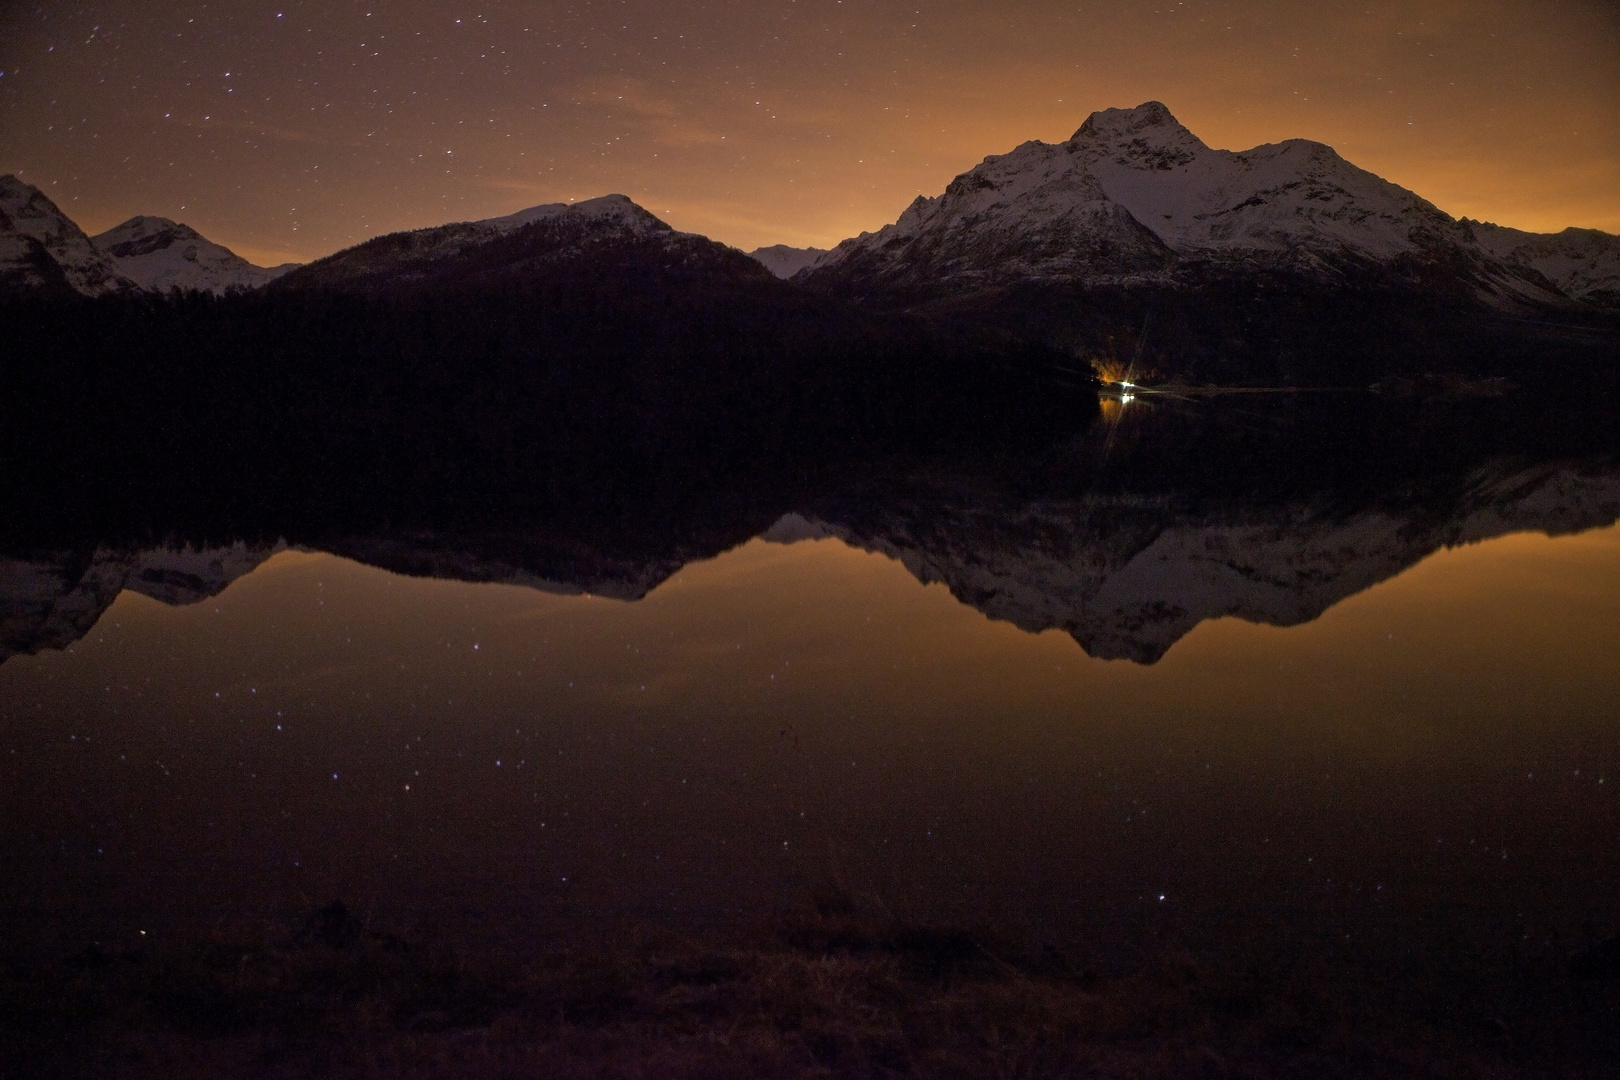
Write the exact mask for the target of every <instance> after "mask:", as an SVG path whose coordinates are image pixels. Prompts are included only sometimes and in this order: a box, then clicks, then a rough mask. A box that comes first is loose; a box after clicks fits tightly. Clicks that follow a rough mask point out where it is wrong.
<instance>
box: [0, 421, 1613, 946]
mask: <svg viewBox="0 0 1620 1080" xmlns="http://www.w3.org/2000/svg"><path fill="white" fill-rule="evenodd" d="M1330 407H1337V406H1330ZM1358 407H1359V406H1358ZM1480 407H1481V408H1485V409H1486V410H1487V411H1486V412H1485V413H1483V414H1481V413H1478V412H1474V411H1471V410H1474V409H1475V408H1476V406H1475V405H1474V404H1470V405H1468V406H1467V407H1466V408H1464V409H1462V411H1461V412H1452V411H1449V410H1450V409H1451V407H1450V406H1448V405H1445V404H1444V403H1441V404H1435V403H1402V404H1397V405H1396V406H1394V407H1392V408H1393V410H1394V411H1393V412H1392V413H1388V414H1385V413H1380V414H1378V417H1375V418H1374V422H1375V423H1376V424H1382V425H1384V426H1383V427H1381V428H1378V430H1377V431H1376V432H1374V434H1372V435H1366V434H1365V433H1363V435H1362V436H1357V435H1355V434H1354V433H1352V434H1349V435H1346V434H1343V429H1342V428H1333V427H1321V426H1318V425H1316V424H1315V423H1314V422H1313V421H1312V420H1311V418H1310V417H1311V416H1312V415H1314V414H1311V413H1308V412H1302V411H1298V410H1300V409H1301V408H1302V407H1301V406H1299V405H1298V404H1297V403H1294V404H1290V403H1280V404H1278V405H1276V406H1275V407H1274V406H1270V405H1265V404H1255V403H1252V402H1245V403H1243V404H1242V407H1241V408H1240V409H1232V410H1228V411H1227V412H1224V413H1221V414H1220V419H1219V422H1218V423H1215V422H1212V421H1210V420H1209V418H1208V417H1209V413H1207V412H1203V411H1197V410H1194V411H1192V412H1187V413H1177V412H1174V411H1173V410H1172V411H1170V412H1161V414H1160V418H1159V419H1158V420H1156V421H1152V423H1153V424H1155V425H1157V426H1153V427H1149V428H1144V429H1142V430H1138V431H1131V430H1126V428H1127V426H1128V423H1129V422H1128V421H1126V422H1124V423H1122V424H1121V428H1120V430H1118V431H1112V432H1108V431H1104V430H1102V429H1101V428H1099V429H1098V430H1095V431H1092V432H1089V433H1086V434H1084V435H1083V436H1080V437H1078V438H1077V439H1076V440H1075V441H1074V442H1073V443H1072V444H1070V445H1068V446H1066V447H1062V448H1058V449H1056V450H1044V451H1041V452H1040V453H1039V454H1035V453H1033V452H1030V453H1025V452H1024V451H1019V452H1016V453H1014V452H1000V451H998V452H996V453H987V454H984V455H979V456H966V457H964V458H963V459H962V460H960V461H958V462H956V463H955V464H954V465H953V466H952V467H951V468H950V469H942V468H941V466H940V463H939V462H937V461H933V462H919V461H915V460H913V461H894V460H889V461H884V462H874V463H872V465H871V466H870V467H869V468H867V469H864V470H852V471H851V472H848V473H844V474H840V475H837V476H832V477H827V476H809V477H808V478H806V476H807V474H798V476H799V478H798V479H797V480H796V481H794V482H793V483H788V482H785V481H782V480H781V478H780V476H778V477H777V479H776V480H775V481H773V482H772V483H770V484H762V485H761V486H759V487H757V488H746V487H745V488H741V489H736V490H726V491H709V492H704V491H702V490H699V489H692V490H691V491H689V492H688V493H687V501H685V502H680V503H667V502H666V503H656V504H652V505H650V506H649V505H648V504H638V503H635V502H634V501H631V502H627V503H624V504H622V505H620V506H619V507H618V508H617V509H615V510H613V511H612V513H611V514H609V513H608V512H606V511H603V512H601V513H600V514H598V515H597V516H594V517H593V516H592V514H591V512H590V511H589V510H588V509H587V508H581V509H579V513H578V514H577V515H576V516H574V517H571V518H569V519H567V520H559V519H558V518H557V517H556V516H549V517H548V516H546V515H544V514H539V515H537V516H535V517H533V518H531V519H528V520H520V519H518V518H516V517H514V516H512V515H507V516H503V517H501V518H499V519H498V520H495V521H493V523H491V522H489V521H486V520H484V519H481V518H479V517H478V516H476V515H473V514H469V513H460V514H459V515H458V516H452V517H449V518H441V519H439V520H420V521H413V520H408V519H403V518H402V519H400V520H398V521H393V522H389V523H386V524H375V523H372V524H366V523H364V522H359V523H357V522H355V521H344V520H332V519H327V520H324V521H322V522H320V523H319V524H318V525H305V524H302V523H301V522H300V521H298V520H287V521H285V522H283V523H281V526H280V528H279V529H274V528H272V527H267V526H266V524H265V523H264V522H255V523H253V526H252V527H251V528H245V529H243V530H242V533H241V535H242V536H245V537H246V539H239V538H234V537H229V536H228V535H224V536H222V535H221V532H220V531H215V530H213V529H212V527H210V528H202V527H197V526H195V525H194V524H191V523H187V522H184V521H182V522H179V523H178V524H175V525H174V526H173V527H172V528H171V529H170V530H162V529H159V530H156V531H157V532H158V534H159V535H170V536H173V537H176V538H177V539H176V540H175V541H172V542H168V543H160V544H151V543H148V544H142V543H138V542H132V541H131V540H130V539H129V535H128V533H129V531H130V530H126V531H125V532H124V533H123V534H122V535H117V534H116V533H117V530H110V533H112V535H107V536H102V537H98V536H95V535H71V534H69V533H65V532H64V533H63V534H62V535H61V536H59V537H57V538H56V540H55V543H56V546H54V547H53V546H52V538H51V537H44V538H40V537H34V538H31V539H30V540H29V541H28V543H26V544H24V543H22V542H13V543H11V545H10V547H9V549H8V553H7V556H6V558H5V561H4V562H3V563H0V604H3V605H4V607H3V609H0V618H3V620H4V622H3V633H4V641H3V645H4V648H5V649H6V650H7V652H8V653H9V654H10V656H9V659H7V660H5V663H4V665H3V666H0V737H3V742H0V812H3V813H4V816H5V820H6V822H7V826H6V828H5V829H4V830H0V865H4V866H5V867H6V868H7V872H6V873H5V874H4V875H3V878H0V910H3V911H4V913H5V915H4V917H5V919H6V923H7V925H9V926H12V927H14V928H17V933H16V934H15V935H14V936H13V940H12V944H11V947H12V948H13V949H35V948H37V949H40V950H43V951H47V952H48V951H50V950H52V949H61V948H64V947H67V946H69V945H71V944H73V943H74V942H79V943H80V944H82V942H83V940H84V939H86V938H87V937H91V936H93V937H94V938H95V940H106V941H113V942H119V941H128V940H131V939H132V938H133V937H134V936H135V935H137V934H140V933H141V932H143V931H144V932H145V933H146V934H147V935H156V934H178V933H185V932H188V929H189V928H195V927H198V926H216V925H219V924H228V925H251V924H255V923H256V922H266V921H267V922H270V923H275V922H276V921H277V920H282V921H285V920H288V919H293V918H301V917H302V916H303V914H305V913H307V912H308V911H309V910H311V908H312V907H313V906H315V905H318V904H321V903H324V902H325V901H327V900H328V899H330V898H332V897H334V896H335V897H342V898H344V899H345V901H346V902H347V903H348V904H349V906H350V907H351V908H352V909H354V910H355V911H356V912H363V913H364V914H365V915H366V917H367V918H368V919H369V920H370V925H376V926H382V927H388V928H396V929H397V930H398V932H400V933H403V934H407V935H409V934H415V933H427V932H428V931H427V930H425V929H422V928H424V927H428V926H435V927H438V928H439V929H438V931H437V932H439V933H443V934H450V935H453V936H455V937H457V939H458V940H461V941H464V942H481V943H485V944H492V945H500V946H502V947H508V948H510V947H516V946H519V945H522V946H524V947H533V946H534V945H535V943H537V942H539V943H542V944H543V943H545V942H556V941H559V940H578V939H579V938H580V937H582V936H586V937H588V936H590V935H593V934H603V935H607V934H612V933H614V932H616V928H622V927H624V926H625V925H627V924H636V925H641V924H645V923H647V922H649V921H650V922H653V923H659V924H674V925H679V926H683V927H699V928H704V927H722V928H723V927H730V926H734V925H738V924H749V923H754V922H758V921H760V920H763V919H766V918H768V917H769V916H770V915H771V914H772V913H775V912H780V911H782V910H784V909H785V908H787V907H789V906H791V905H793V904H796V903H798V902H800V901H801V900H802V899H803V897H804V896H805V895H807V894H808V892H809V891H811V890H813V889H815V888H817V887H818V886H819V885H821V884H822V883H825V882H827V881H834V882H838V883H840V884H841V885H843V886H847V887H848V888H849V889H850V890H852V891H853V892H854V893H856V894H857V895H859V896H862V897H868V898H870V900H871V902H872V903H874V904H877V905H880V906H881V907H882V908H883V909H884V910H887V911H892V912H894V913H896V914H899V915H902V916H905V917H907V918H916V919H934V920H948V921H952V922H956V923H972V922H974V921H990V922H993V923H995V924H996V925H998V926H1000V927H1003V928H1005V929H1006V930H1007V931H1008V932H1010V933H1013V934H1015V935H1024V936H1027V937H1028V938H1030V939H1032V940H1037V941H1050V942H1057V943H1060V944H1061V945H1062V947H1063V948H1064V949H1066V950H1071V951H1072V952H1073V953H1074V954H1075V955H1079V956H1082V957H1086V958H1088V959H1089V960H1091V961H1095V962H1097V963H1102V964H1109V963H1122V962H1125V961H1128V960H1129V959H1131V958H1133V957H1137V956H1140V955H1143V954H1144V953H1148V952H1151V951H1154V950H1162V949H1167V948H1168V949H1181V950H1186V951H1189V952H1192V953H1196V954H1199V955H1206V954H1207V955H1217V956H1237V955H1242V956H1252V955H1256V954H1260V953H1264V954H1268V955H1296V954H1309V955H1311V956H1313V957H1318V958H1326V959H1324V961H1323V962H1332V963H1341V964H1348V965H1357V964H1361V965H1375V966H1380V967H1381V968H1382V969H1384V970H1396V971H1398V970H1405V969H1407V968H1411V969H1424V970H1430V971H1432V970H1439V969H1449V967H1448V966H1449V965H1453V964H1454V963H1457V962H1459V961H1458V960H1457V958H1458V957H1461V956H1467V957H1470V958H1473V960H1472V961H1470V962H1473V961H1477V960H1478V958H1479V957H1481V956H1487V955H1488V956H1492V957H1510V956H1511V957H1517V958H1518V960H1515V961H1514V962H1516V963H1517V962H1525V961H1524V958H1525V957H1526V956H1531V957H1541V958H1543V959H1545V960H1546V961H1547V962H1548V963H1555V964H1556V963H1562V962H1563V958H1564V957H1567V955H1568V954H1569V953H1570V952H1572V951H1573V950H1574V949H1576V948H1577V947H1578V946H1579V944H1580V943H1581V942H1582V941H1585V940H1588V939H1590V938H1591V937H1592V936H1593V935H1597V936H1599V937H1603V936H1605V935H1610V936H1612V935H1613V934H1614V933H1615V932H1616V930H1617V929H1620V899H1617V898H1620V858H1617V856H1620V851H1617V848H1616V839H1615V838H1616V836H1617V835H1620V829H1617V824H1620V822H1617V809H1620V804H1617V794H1620V727H1617V724H1616V715H1615V711H1614V702H1615V701H1620V665H1616V664H1615V663H1614V659H1613V658H1614V655H1615V648H1616V645H1617V643H1620V532H1617V530H1616V529H1614V528H1613V525H1614V523H1615V521H1616V520H1617V518H1620V468H1617V467H1616V465H1615V458H1614V455H1613V449H1614V448H1613V447H1612V446H1609V445H1606V443H1605V441H1604V439H1605V438H1608V437H1612V432H1610V433H1609V434H1608V435H1607V436H1605V435H1604V434H1603V433H1604V432H1607V431H1608V427H1607V425H1605V424H1602V423H1597V422H1594V424H1593V425H1592V426H1591V427H1583V426H1582V425H1581V424H1580V423H1579V422H1571V423H1569V424H1566V425H1563V426H1562V427H1554V426H1550V425H1533V426H1532V430H1531V431H1530V432H1529V433H1528V434H1527V432H1526V431H1525V430H1522V429H1515V428H1514V427H1513V424H1512V422H1511V421H1509V420H1508V419H1506V418H1505V413H1504V412H1501V411H1491V410H1497V409H1499V408H1500V407H1499V406H1498V405H1496V404H1487V405H1486V406H1480ZM1272 408H1275V409H1277V410H1280V412H1276V413H1273V412H1268V411H1267V410H1268V409H1272ZM1310 408H1312V409H1314V408H1317V406H1314V405H1313V406H1310ZM1378 408H1380V409H1383V408H1385V407H1384V406H1379V407H1378ZM1482 415H1483V417H1484V420H1486V421H1489V422H1488V423H1486V422H1482V420H1481V416H1482ZM1379 417H1382V419H1380V418H1379ZM1217 428H1218V429H1219V430H1218V432H1217V431H1216V429H1217ZM1537 432H1539V433H1540V434H1536V433H1537ZM1594 432H1596V433H1597V434H1594ZM1375 436H1376V437H1375ZM1105 439H1108V440H1111V441H1109V442H1107V443H1106V450H1107V455H1106V458H1105V457H1103V456H1101V451H1102V449H1103V448H1104V446H1105V442H1104V440H1105ZM785 473H786V474H788V475H794V474H793V471H792V470H791V469H789V470H785ZM722 486H723V485H720V484H717V485H716V487H717V488H720V487H722ZM613 515H617V516H616V517H615V516H613ZM615 522H617V526H615V524H614V523H615ZM270 524H271V526H273V525H274V523H270ZM940 586H943V587H940ZM1232 617H1235V618H1232ZM1267 624H1269V625H1267ZM1279 627H1288V628H1289V629H1278V628H1279ZM28 654H32V655H28ZM1110 660H1127V661H1131V662H1129V663H1117V662H1116V663H1110V662H1108V661H1110ZM1504 962H1506V961H1504ZM1481 963H1483V961H1481ZM1485 966H1486V967H1489V964H1486V965H1485ZM1481 970H1483V969H1481Z"/></svg>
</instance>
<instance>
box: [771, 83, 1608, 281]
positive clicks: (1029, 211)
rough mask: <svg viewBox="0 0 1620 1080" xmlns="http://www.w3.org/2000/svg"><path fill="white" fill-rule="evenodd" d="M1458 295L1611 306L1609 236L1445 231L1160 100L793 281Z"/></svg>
mask: <svg viewBox="0 0 1620 1080" xmlns="http://www.w3.org/2000/svg"><path fill="white" fill-rule="evenodd" d="M1390 274H1394V275H1396V276H1398V277H1401V278H1407V279H1413V280H1422V279H1428V280H1431V281H1434V280H1438V281H1439V282H1440V283H1442V284H1445V285H1461V286H1463V287H1464V288H1465V289H1466V290H1467V291H1468V292H1471V293H1472V294H1474V295H1475V296H1477V297H1478V298H1480V299H1483V300H1485V301H1487V302H1489V303H1491V304H1492V305H1493V306H1514V305H1518V304H1525V303H1529V304H1540V303H1549V302H1550V303H1558V302H1568V301H1577V302H1584V303H1596V304H1605V305H1615V304H1620V238H1617V237H1614V236H1610V235H1607V234H1604V233H1599V232H1595V231H1592V230H1578V229H1568V230H1565V231H1564V232H1562V233H1558V234H1553V235H1542V234H1534V233H1525V232H1520V231H1519V230H1516V229H1507V228H1503V227H1501V226H1496V225H1484V224H1481V223H1476V222H1470V221H1466V220H1463V221H1458V220H1456V219H1454V218H1452V217H1451V216H1450V215H1448V214H1446V213H1444V212H1443V211H1441V210H1439V209H1438V208H1436V207H1435V206H1434V205H1433V204H1432V203H1430V202H1428V201H1426V200H1424V199H1423V198H1421V197H1419V196H1418V195H1416V194H1415V193H1413V192H1411V191H1408V190H1406V189H1405V188H1402V187H1399V186H1397V185H1395V184H1392V183H1390V182H1388V181H1387V180H1383V179H1381V178H1379V177H1377V176H1375V175H1373V174H1372V173H1370V172H1367V171H1366V170H1364V169H1360V168H1357V167H1356V166H1355V165H1352V164H1351V163H1350V162H1348V161H1345V160H1344V159H1343V158H1342V157H1340V156H1339V155H1338V154H1337V153H1336V152H1334V150H1333V148H1332V147H1329V146H1325V145H1323V144H1321V143H1316V142H1310V141H1307V140H1304V139H1290V140H1288V141H1286V142H1281V143H1275V144H1267V145H1264V146H1258V147H1255V148H1254V149H1252V150H1246V151H1242V152H1233V151H1229V150H1212V149H1211V148H1209V147H1208V146H1206V145H1205V144H1204V143H1203V142H1202V141H1201V140H1200V139H1199V138H1198V137H1197V136H1196V135H1194V134H1193V133H1192V132H1190V131H1188V130H1187V129H1186V128H1185V127H1183V126H1182V125H1181V124H1180V123H1179V122H1177V120H1176V119H1175V117H1174V116H1172V115H1171V114H1170V110H1169V109H1167V108H1165V106H1163V105H1162V104H1160V103H1158V102H1147V103H1146V104H1143V105H1139V106H1137V107H1136V108H1134V109H1106V110H1103V111H1100V112H1096V113H1093V114H1092V115H1091V116H1090V117H1089V118H1088V119H1087V120H1086V121H1085V123H1083V124H1082V125H1081V126H1080V128H1079V130H1077V131H1076V132H1075V133H1074V135H1073V136H1072V137H1071V138H1070V139H1069V140H1067V141H1066V142H1062V143H1055V144H1053V143H1044V142H1039V141H1031V142H1026V143H1024V144H1023V145H1021V146H1019V147H1017V148H1015V149H1014V150H1012V151H1011V152H1009V153H1006V154H997V155H991V156H990V157H987V158H985V160H984V161H983V162H982V163H980V164H979V165H977V166H975V167H974V168H972V169H970V170H968V171H967V172H965V173H963V174H961V175H960V176H958V177H956V178H955V179H954V180H952V181H951V183H950V184H949V185H948V186H947V187H946V188H945V191H944V192H943V193H942V194H941V195H938V196H936V197H933V198H927V197H923V196H919V197H918V198H917V199H916V200H915V201H914V202H913V203H912V204H911V205H910V206H909V207H907V208H906V211H905V212H904V213H903V214H901V215H900V217H899V219H898V220H897V221H896V222H895V223H894V224H892V225H887V226H885V227H884V228H882V229H879V230H878V231H877V232H875V233H863V234H862V235H860V236H858V237H854V238H852V239H849V240H845V241H844V242H843V243H841V244H839V245H838V246H837V247H836V248H834V249H833V251H832V252H831V253H829V254H828V255H826V256H824V257H822V258H820V259H819V260H817V262H816V263H815V264H814V265H813V266H810V267H809V268H807V269H805V270H803V271H801V272H800V274H799V276H798V278H797V280H800V281H804V282H809V283H816V284H823V285H828V286H832V287H836V288H839V289H841V290H843V291H846V292H853V293H870V292H874V291H900V292H904V293H926V292H935V291H939V290H941V289H944V290H955V291H961V290H964V289H972V288H976V287H983V286H995V285H1005V284H1010V283H1016V282H1028V281H1054V280H1057V281H1066V282H1078V283H1081V284H1087V285H1125V286H1133V285H1135V286H1176V285H1192V284H1199V283H1203V282H1208V281H1211V280H1234V279H1245V280H1255V279H1259V280H1271V281H1277V280H1280V279H1287V278H1294V279H1304V280H1306V281H1314V282H1326V283H1343V282H1355V281H1357V280H1359V279H1367V278H1384V277H1387V276H1388V275H1390Z"/></svg>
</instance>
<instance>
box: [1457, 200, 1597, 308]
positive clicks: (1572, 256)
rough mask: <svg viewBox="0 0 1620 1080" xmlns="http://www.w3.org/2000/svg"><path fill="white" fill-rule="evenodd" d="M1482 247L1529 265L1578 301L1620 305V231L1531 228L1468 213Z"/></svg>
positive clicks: (1466, 223) (1470, 228)
mask: <svg viewBox="0 0 1620 1080" xmlns="http://www.w3.org/2000/svg"><path fill="white" fill-rule="evenodd" d="M1462 225H1463V227H1464V228H1465V229H1466V230H1468V232H1470V233H1471V234H1472V237H1473V240H1474V242H1475V243H1477V244H1478V245H1479V246H1480V247H1482V248H1484V249H1485V250H1486V251H1488V252H1490V253H1491V254H1492V255H1494V256H1496V257H1497V258H1498V259H1501V260H1503V261H1504V262H1508V263H1514V264H1517V265H1520V266H1527V267H1529V268H1530V269H1532V270H1534V271H1536V272H1537V273H1538V274H1540V275H1541V276H1542V277H1544V278H1546V279H1547V281H1548V282H1550V283H1551V284H1552V285H1553V286H1554V287H1556V288H1557V289H1558V290H1559V291H1560V292H1562V293H1563V294H1564V295H1565V296H1568V297H1570V298H1571V299H1573V300H1585V301H1589V302H1592V303H1600V304H1606V305H1609V306H1611V307H1620V236H1612V235H1610V234H1609V233H1606V232H1599V231H1598V230H1596V229H1565V230H1564V231H1563V232H1560V233H1531V232H1521V231H1520V230H1518V229H1510V228H1507V227H1506V226H1504V225H1492V224H1490V223H1489V222H1484V221H1471V220H1469V219H1468V218H1463V220H1462Z"/></svg>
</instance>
